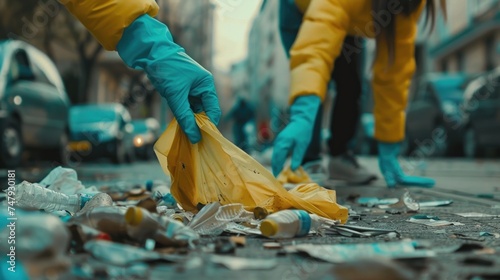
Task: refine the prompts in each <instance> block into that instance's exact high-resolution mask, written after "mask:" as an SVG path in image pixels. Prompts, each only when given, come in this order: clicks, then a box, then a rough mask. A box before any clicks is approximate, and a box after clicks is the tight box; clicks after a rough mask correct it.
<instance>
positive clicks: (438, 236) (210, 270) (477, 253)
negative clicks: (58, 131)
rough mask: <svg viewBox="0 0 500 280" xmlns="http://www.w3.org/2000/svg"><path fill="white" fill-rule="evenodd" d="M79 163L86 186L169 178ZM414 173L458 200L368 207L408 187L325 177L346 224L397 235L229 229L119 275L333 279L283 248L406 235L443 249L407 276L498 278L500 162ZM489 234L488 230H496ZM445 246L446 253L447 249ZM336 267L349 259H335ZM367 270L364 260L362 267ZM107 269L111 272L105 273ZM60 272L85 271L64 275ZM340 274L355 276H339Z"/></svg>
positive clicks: (434, 165)
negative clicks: (262, 233) (365, 201)
mask: <svg viewBox="0 0 500 280" xmlns="http://www.w3.org/2000/svg"><path fill="white" fill-rule="evenodd" d="M362 163H363V164H365V165H367V166H368V167H369V168H370V169H371V170H377V166H376V159H375V158H363V159H362ZM74 168H75V170H76V171H77V173H78V176H79V180H81V181H82V183H83V184H84V185H85V186H92V185H95V186H96V187H103V186H113V185H117V184H118V185H120V184H122V185H123V186H124V187H126V186H133V185H136V184H141V185H143V184H144V183H145V182H146V181H147V180H159V181H168V180H169V179H168V177H167V176H166V175H165V174H164V173H163V171H162V169H161V167H160V166H159V164H158V163H157V162H156V161H152V162H136V163H133V164H124V165H121V166H116V165H113V164H111V163H107V162H100V163H85V164H82V165H80V166H76V167H74ZM49 171H50V170H49V169H43V168H34V167H31V168H24V169H19V170H16V172H17V174H18V180H23V179H25V180H29V181H32V182H37V181H38V180H40V179H41V178H42V177H44V176H45V175H46V174H47V173H48V172H49ZM414 174H415V175H426V176H431V177H434V178H436V180H437V182H438V184H437V187H436V188H434V189H417V188H412V189H410V192H411V194H412V196H413V197H414V198H415V199H416V200H417V201H420V202H422V201H435V200H453V203H452V204H451V205H448V206H442V207H431V208H425V209H420V210H419V211H418V213H413V212H412V213H406V212H405V210H404V209H397V210H392V211H386V210H385V209H379V208H378V207H370V206H362V205H360V204H359V203H357V199H358V198H360V197H376V198H400V197H401V196H402V195H403V193H404V192H405V190H404V189H395V190H391V189H387V188H385V187H384V186H383V182H382V181H381V180H378V181H376V182H375V183H374V184H373V185H371V186H368V187H360V186H343V185H342V184H341V183H339V182H331V181H329V182H327V183H326V184H325V187H328V188H332V189H335V190H336V191H337V200H338V203H339V204H341V205H344V206H348V207H350V208H351V209H352V210H353V211H351V213H352V214H356V215H354V216H353V217H351V218H350V220H349V221H348V223H347V224H348V225H356V226H363V227H373V228H380V229H391V230H395V231H397V232H398V233H399V235H397V236H394V235H382V236H377V237H347V236H337V235H335V236H331V235H326V236H320V235H311V236H308V237H304V238H294V239H288V240H274V239H268V238H264V237H258V236H253V237H251V236H247V237H246V244H245V246H244V247H236V248H234V246H233V247H232V248H229V249H227V248H226V249H224V250H223V249H221V248H217V246H216V245H214V244H216V243H217V242H219V243H221V242H222V241H227V240H228V239H229V236H230V235H229V234H223V236H219V237H204V238H202V239H201V242H200V245H199V246H197V248H196V249H194V250H185V249H184V250H181V251H178V252H180V253H181V255H182V256H185V257H187V261H183V262H179V263H174V264H172V263H164V262H163V263H162V262H159V263H158V262H157V263H152V264H150V265H149V267H148V269H147V272H143V273H139V274H138V275H132V274H133V273H132V274H130V275H129V276H128V277H122V278H116V279H224V278H226V279H237V278H240V279H334V278H332V277H331V275H332V269H333V268H334V265H332V264H330V263H327V262H324V261H320V260H317V259H314V258H311V257H308V256H306V255H304V254H292V253H286V252H284V251H283V247H285V246H287V245H296V244H306V243H309V244H358V243H385V242H389V241H401V240H414V241H418V242H419V243H420V244H421V245H422V246H423V247H424V248H427V249H428V250H431V251H435V252H437V255H436V256H435V257H431V258H424V259H410V260H405V261H402V260H400V261H398V262H397V267H399V268H400V269H402V270H404V271H408V272H409V273H412V275H414V277H413V278H409V279H500V208H499V206H498V205H500V203H499V202H498V201H500V200H499V199H500V162H499V161H467V160H430V161H426V163H425V166H419V168H415V169H414ZM470 212H477V213H483V214H490V215H493V216H490V217H461V216H459V215H457V213H470ZM417 214H426V215H430V216H437V217H439V219H440V220H446V221H450V222H457V223H461V224H462V225H448V226H439V227H431V226H426V225H422V224H415V223H410V222H408V220H409V219H410V218H411V217H412V216H415V215H417ZM485 233H490V235H491V236H487V235H488V234H485ZM481 234H482V235H483V236H481ZM268 242H277V243H279V246H281V248H275V249H268V248H265V247H264V244H265V243H268ZM226 243H227V242H226ZM221 244H224V242H222V243H221ZM464 244H466V246H469V247H472V248H475V250H468V249H470V248H466V247H465V248H464V251H463V252H451V251H452V250H456V249H457V248H458V247H459V246H461V245H462V246H463V245H464ZM219 245H220V244H219ZM221 246H222V245H221ZM230 247H231V246H230ZM481 248H482V249H481ZM221 250H222V251H221ZM446 250H448V252H444V251H446ZM215 251H218V252H219V253H221V252H225V253H227V254H226V255H227V256H229V257H232V258H234V257H241V258H247V259H250V261H252V260H267V261H268V262H276V265H275V266H273V267H272V268H268V269H265V270H244V271H233V270H230V269H228V268H226V267H223V266H222V265H220V264H216V263H215V262H214V259H213V256H214V252H215ZM440 251H443V252H440ZM79 258H80V259H82V260H83V261H82V263H86V264H89V265H90V264H92V265H90V266H93V267H97V266H99V265H101V266H102V265H103V264H102V262H99V261H96V260H93V259H92V258H89V257H88V256H87V255H81V256H73V257H72V259H73V261H74V262H76V260H78V259H79ZM355 265H356V264H355ZM355 265H354V268H353V267H348V268H349V269H351V270H356V269H357V268H356V267H355ZM360 266H362V265H360ZM104 267H106V265H104ZM337 267H340V268H342V267H346V266H345V265H337ZM358 268H359V267H358ZM123 269H125V268H123ZM363 269H364V268H363V266H362V267H361V268H360V270H363ZM104 270H105V269H104ZM102 274H103V275H105V274H106V272H102ZM479 275H482V278H474V277H476V276H477V277H479ZM488 277H489V278H488ZM61 279H82V278H76V277H73V276H70V275H65V276H64V277H63V278H61ZM102 279H107V278H106V277H104V278H102ZM336 279H349V278H340V277H338V278H336ZM353 279H354V278H353ZM380 279H391V278H388V277H385V278H380Z"/></svg>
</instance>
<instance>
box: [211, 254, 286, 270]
mask: <svg viewBox="0 0 500 280" xmlns="http://www.w3.org/2000/svg"><path fill="white" fill-rule="evenodd" d="M210 260H211V261H212V262H213V263H216V264H221V265H223V266H225V267H227V268H229V269H230V270H246V269H257V270H264V269H272V268H274V267H276V266H277V265H278V261H277V260H276V259H250V258H238V257H233V256H219V255H213V256H212V257H211V258H210Z"/></svg>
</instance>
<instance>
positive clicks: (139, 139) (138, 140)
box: [132, 118, 161, 160]
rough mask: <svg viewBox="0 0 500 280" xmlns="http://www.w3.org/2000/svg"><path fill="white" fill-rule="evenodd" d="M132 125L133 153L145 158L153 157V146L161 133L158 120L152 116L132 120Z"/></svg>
mask: <svg viewBox="0 0 500 280" xmlns="http://www.w3.org/2000/svg"><path fill="white" fill-rule="evenodd" d="M132 126H133V127H134V132H133V134H134V139H133V142H134V149H135V155H136V156H137V157H140V158H143V159H146V160H148V159H152V158H154V156H155V153H154V150H153V146H154V144H155V143H156V141H157V140H158V138H159V137H160V133H161V131H160V124H159V123H158V121H157V120H156V119H153V118H148V119H143V120H134V121H132Z"/></svg>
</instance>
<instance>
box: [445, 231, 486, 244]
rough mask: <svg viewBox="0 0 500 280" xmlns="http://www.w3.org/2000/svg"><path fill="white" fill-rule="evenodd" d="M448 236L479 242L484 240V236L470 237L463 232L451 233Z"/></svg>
mask: <svg viewBox="0 0 500 280" xmlns="http://www.w3.org/2000/svg"><path fill="white" fill-rule="evenodd" d="M450 237H451V238H457V239H463V240H470V241H479V242H482V241H484V240H485V239H484V238H476V237H470V236H467V235H465V234H463V233H453V234H452V235H451V236H450Z"/></svg>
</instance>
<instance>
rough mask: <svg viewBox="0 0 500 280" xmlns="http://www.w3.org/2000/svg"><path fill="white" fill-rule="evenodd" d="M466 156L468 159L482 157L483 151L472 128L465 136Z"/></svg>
mask: <svg viewBox="0 0 500 280" xmlns="http://www.w3.org/2000/svg"><path fill="white" fill-rule="evenodd" d="M464 155H465V157H467V158H476V157H481V156H482V150H481V148H480V147H479V146H478V143H477V135H476V131H475V130H474V129H473V128H472V127H469V128H468V129H467V130H466V131H465V134H464Z"/></svg>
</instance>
